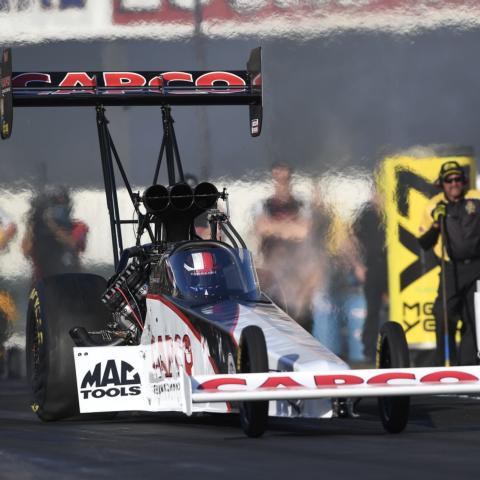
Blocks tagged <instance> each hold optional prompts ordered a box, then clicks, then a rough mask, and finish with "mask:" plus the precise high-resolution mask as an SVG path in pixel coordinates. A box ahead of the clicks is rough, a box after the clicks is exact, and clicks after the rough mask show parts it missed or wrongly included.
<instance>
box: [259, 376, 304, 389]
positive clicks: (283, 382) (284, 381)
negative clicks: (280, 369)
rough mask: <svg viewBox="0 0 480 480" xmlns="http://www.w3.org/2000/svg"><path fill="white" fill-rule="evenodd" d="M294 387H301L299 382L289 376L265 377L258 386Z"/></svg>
mask: <svg viewBox="0 0 480 480" xmlns="http://www.w3.org/2000/svg"><path fill="white" fill-rule="evenodd" d="M279 387H285V388H295V387H297V388H298V387H303V385H301V384H300V383H298V382H296V381H295V380H293V379H292V378H290V377H287V376H285V377H272V378H269V379H267V380H266V381H265V382H264V383H263V384H262V385H260V387H259V388H279Z"/></svg>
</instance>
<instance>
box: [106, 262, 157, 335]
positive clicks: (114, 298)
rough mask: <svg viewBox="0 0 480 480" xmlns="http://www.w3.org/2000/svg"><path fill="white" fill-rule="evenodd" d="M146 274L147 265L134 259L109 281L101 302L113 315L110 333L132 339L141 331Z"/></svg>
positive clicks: (148, 269) (144, 304)
mask: <svg viewBox="0 0 480 480" xmlns="http://www.w3.org/2000/svg"><path fill="white" fill-rule="evenodd" d="M149 272H150V265H149V262H141V261H140V260H139V259H138V258H133V260H132V261H131V262H130V263H129V264H128V265H127V266H126V267H125V268H124V269H123V270H122V271H121V272H120V273H118V274H117V275H116V276H114V277H113V278H112V279H111V280H110V282H109V287H108V289H107V290H106V291H105V293H104V294H103V295H102V298H101V300H102V302H103V303H104V304H105V305H106V306H107V308H108V309H109V310H110V311H111V312H112V314H113V323H114V325H112V327H113V329H114V330H120V331H124V332H125V333H126V334H130V336H133V338H136V337H137V336H138V334H139V333H141V331H142V330H143V325H144V321H145V312H146V300H145V299H146V295H147V292H148V281H149Z"/></svg>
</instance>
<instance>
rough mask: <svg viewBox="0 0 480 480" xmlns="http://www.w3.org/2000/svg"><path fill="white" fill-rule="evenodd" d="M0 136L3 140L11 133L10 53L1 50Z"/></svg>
mask: <svg viewBox="0 0 480 480" xmlns="http://www.w3.org/2000/svg"><path fill="white" fill-rule="evenodd" d="M0 77H1V83H0V135H1V137H2V138H3V139H5V138H8V137H9V136H10V135H11V133H12V120H13V101H12V100H13V95H12V52H11V50H10V49H9V48H5V49H3V52H2V64H1V68H0Z"/></svg>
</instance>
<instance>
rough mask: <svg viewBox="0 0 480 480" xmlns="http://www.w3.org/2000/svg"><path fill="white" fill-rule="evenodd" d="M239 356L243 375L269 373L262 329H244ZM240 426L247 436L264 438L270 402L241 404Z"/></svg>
mask: <svg viewBox="0 0 480 480" xmlns="http://www.w3.org/2000/svg"><path fill="white" fill-rule="evenodd" d="M239 356H240V358H239V364H240V372H241V373H264V372H268V354H267V345H266V342H265V336H264V335H263V331H262V329H261V328H259V327H257V326H254V325H252V326H249V327H246V328H245V329H243V331H242V336H241V338H240V349H239ZM240 424H241V427H242V430H243V431H244V432H245V435H247V436H249V437H253V438H256V437H260V436H262V435H263V434H264V433H265V430H266V429H267V424H268V401H254V402H241V403H240Z"/></svg>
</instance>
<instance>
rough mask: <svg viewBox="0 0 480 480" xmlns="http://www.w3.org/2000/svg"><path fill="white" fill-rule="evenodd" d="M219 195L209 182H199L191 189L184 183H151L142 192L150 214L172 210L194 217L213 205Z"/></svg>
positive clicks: (165, 212) (163, 214)
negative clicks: (164, 184)
mask: <svg viewBox="0 0 480 480" xmlns="http://www.w3.org/2000/svg"><path fill="white" fill-rule="evenodd" d="M219 196H220V194H219V193H218V190H217V188H216V187H215V185H213V184H211V183H209V182H202V183H199V184H198V185H197V186H196V187H195V188H194V189H193V190H192V188H191V187H190V186H189V185H188V184H186V183H177V184H176V185H172V186H169V187H164V186H163V185H152V186H151V187H148V188H147V189H146V190H145V193H144V194H143V204H144V205H145V208H146V209H147V212H148V213H151V214H152V215H158V216H168V214H170V213H173V212H185V213H189V214H190V215H191V216H192V217H196V216H197V215H199V214H200V213H202V212H204V211H205V210H208V209H209V208H211V207H213V206H214V205H215V203H216V202H217V200H218V197H219Z"/></svg>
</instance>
